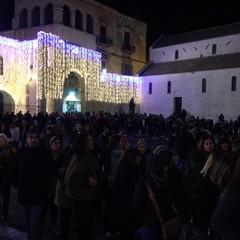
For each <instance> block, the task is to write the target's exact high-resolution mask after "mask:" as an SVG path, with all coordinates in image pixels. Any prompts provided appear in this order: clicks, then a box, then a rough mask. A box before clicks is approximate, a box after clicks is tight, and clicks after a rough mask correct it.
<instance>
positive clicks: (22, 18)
mask: <svg viewBox="0 0 240 240" xmlns="http://www.w3.org/2000/svg"><path fill="white" fill-rule="evenodd" d="M27 26H28V12H27V9H26V8H24V9H23V10H22V11H21V12H20V14H19V28H26V27H27Z"/></svg>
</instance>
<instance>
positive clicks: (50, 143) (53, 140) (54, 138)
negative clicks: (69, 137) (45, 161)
mask: <svg viewBox="0 0 240 240" xmlns="http://www.w3.org/2000/svg"><path fill="white" fill-rule="evenodd" d="M57 140H58V141H60V142H62V139H61V138H60V137H59V136H53V137H51V138H50V140H49V145H50V146H51V145H52V144H53V143H54V142H55V141H57Z"/></svg>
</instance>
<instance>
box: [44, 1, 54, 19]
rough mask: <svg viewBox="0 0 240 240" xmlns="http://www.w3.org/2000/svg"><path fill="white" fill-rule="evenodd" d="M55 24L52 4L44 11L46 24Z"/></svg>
mask: <svg viewBox="0 0 240 240" xmlns="http://www.w3.org/2000/svg"><path fill="white" fill-rule="evenodd" d="M51 23H53V5H52V4H51V3H50V4H48V5H47V6H46V8H45V10H44V24H51Z"/></svg>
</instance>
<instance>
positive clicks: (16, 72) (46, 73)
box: [0, 32, 140, 112]
mask: <svg viewBox="0 0 240 240" xmlns="http://www.w3.org/2000/svg"><path fill="white" fill-rule="evenodd" d="M0 57H2V65H3V75H0V90H2V91H5V92H7V93H8V94H10V95H11V96H12V98H13V99H14V102H15V112H19V111H20V110H21V111H23V112H24V111H27V110H29V109H31V111H32V112H37V111H39V110H40V109H41V100H45V101H46V109H45V110H46V111H54V104H53V102H54V100H56V99H61V100H63V99H62V98H63V91H64V81H65V80H66V78H67V76H68V74H69V73H70V72H74V73H76V74H77V76H80V77H81V78H80V79H79V81H84V82H82V83H81V84H80V86H82V88H83V89H81V90H82V92H83V93H84V99H85V102H86V104H88V103H89V102H90V101H95V102H106V103H116V104H118V103H128V102H129V100H130V99H131V98H132V97H134V101H135V103H136V104H139V103H140V78H139V77H132V76H123V75H118V74H113V73H108V72H107V71H106V70H104V71H102V72H101V53H99V52H97V51H93V50H90V49H86V48H83V47H79V46H77V45H73V44H70V43H68V42H66V41H64V40H62V39H60V37H59V36H56V35H53V34H51V33H45V32H39V33H38V35H37V39H34V40H29V41H18V40H14V39H10V38H6V37H3V36H0Z"/></svg>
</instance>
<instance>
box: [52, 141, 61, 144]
mask: <svg viewBox="0 0 240 240" xmlns="http://www.w3.org/2000/svg"><path fill="white" fill-rule="evenodd" d="M53 144H61V142H60V141H55V142H53Z"/></svg>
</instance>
